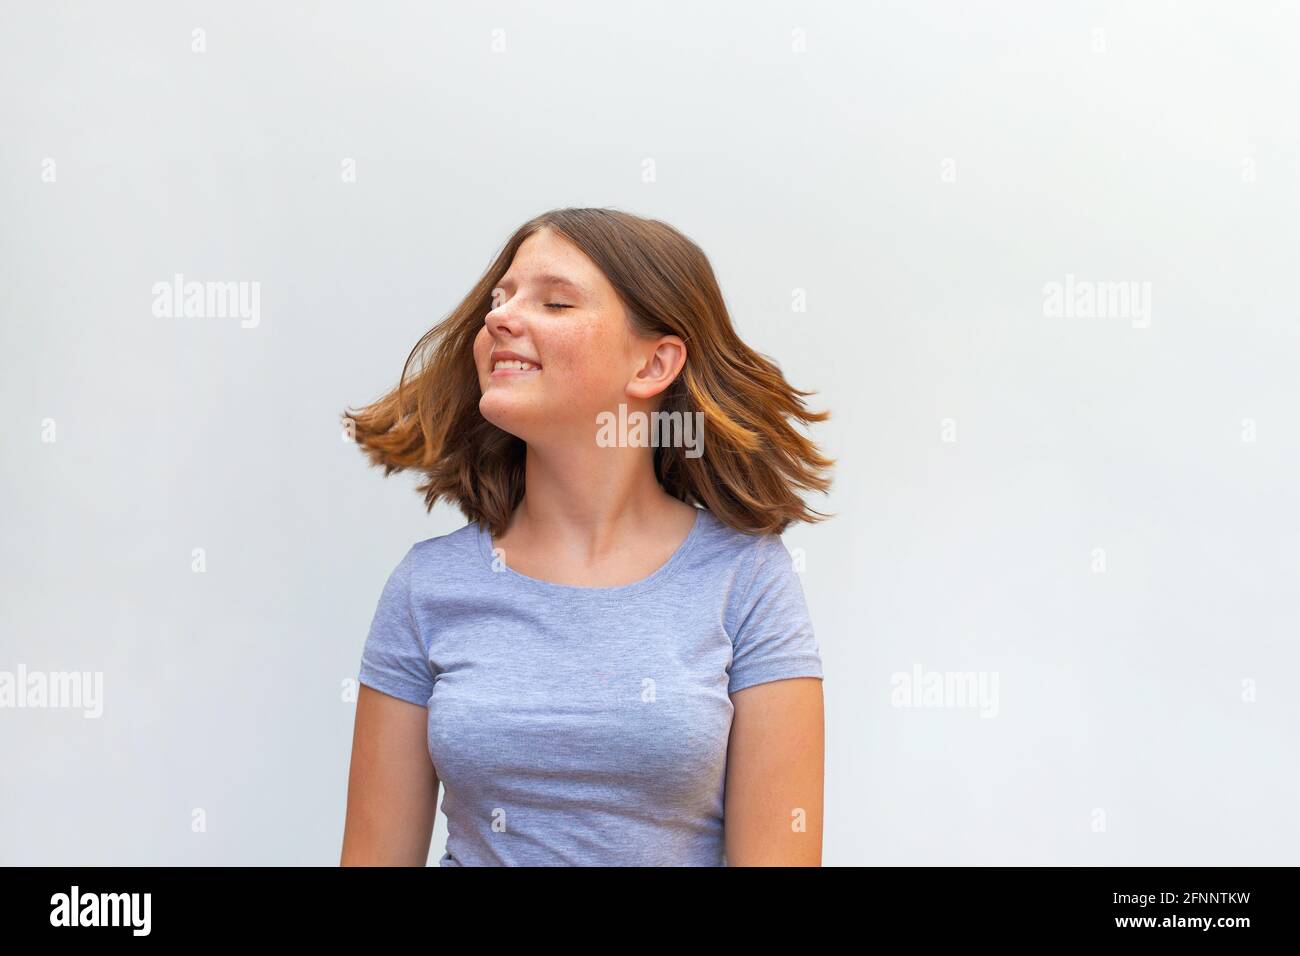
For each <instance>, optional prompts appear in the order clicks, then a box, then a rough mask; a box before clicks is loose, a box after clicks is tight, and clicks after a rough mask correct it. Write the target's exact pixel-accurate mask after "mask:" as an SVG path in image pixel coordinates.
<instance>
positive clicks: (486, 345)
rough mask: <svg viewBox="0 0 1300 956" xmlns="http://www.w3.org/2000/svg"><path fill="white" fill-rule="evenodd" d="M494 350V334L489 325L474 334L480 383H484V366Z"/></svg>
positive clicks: (476, 367)
mask: <svg viewBox="0 0 1300 956" xmlns="http://www.w3.org/2000/svg"><path fill="white" fill-rule="evenodd" d="M491 351H492V336H491V334H489V332H488V330H487V326H484V327H483V328H481V329H479V330H478V335H476V336H474V368H475V370H476V371H477V372H478V378H479V384H480V385H482V384H483V367H484V365H485V364H486V363H487V357H488V353H489V352H491Z"/></svg>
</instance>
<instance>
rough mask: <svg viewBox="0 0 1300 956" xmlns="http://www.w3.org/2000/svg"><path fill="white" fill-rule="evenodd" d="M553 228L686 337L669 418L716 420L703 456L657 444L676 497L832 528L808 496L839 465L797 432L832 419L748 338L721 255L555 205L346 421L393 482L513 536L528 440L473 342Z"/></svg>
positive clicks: (753, 518) (658, 465) (663, 327)
mask: <svg viewBox="0 0 1300 956" xmlns="http://www.w3.org/2000/svg"><path fill="white" fill-rule="evenodd" d="M540 229H551V230H553V231H554V232H556V233H557V234H559V235H561V236H563V237H564V238H566V239H568V240H569V241H570V242H572V243H573V244H574V245H575V246H577V247H578V248H579V249H581V250H582V251H583V253H585V254H586V255H587V256H588V257H589V258H590V259H591V260H592V261H593V262H594V263H595V264H596V265H597V266H598V267H599V268H600V269H601V271H602V272H603V273H604V274H605V276H606V277H607V278H608V279H609V282H610V284H611V285H613V287H614V288H615V289H616V290H617V291H618V294H619V296H620V297H621V298H622V301H623V304H624V306H625V308H626V309H627V313H628V316H629V318H630V321H631V324H632V327H633V329H634V330H635V331H636V332H637V333H638V334H643V335H651V336H653V335H664V334H673V335H677V336H679V337H680V338H681V339H683V340H684V341H685V342H686V353H687V355H686V363H685V365H684V366H683V367H682V371H681V373H680V374H679V375H678V376H677V378H676V379H675V380H674V381H673V383H672V384H671V385H670V386H668V388H667V389H665V390H664V391H663V392H662V393H661V396H660V405H659V410H660V411H664V412H670V413H671V412H683V413H689V412H695V411H701V412H703V413H704V430H705V432H706V434H707V435H708V440H707V442H706V443H705V444H706V447H705V451H704V454H703V455H701V456H699V457H695V458H688V457H687V456H686V454H685V452H686V449H683V448H673V447H657V448H656V449H655V454H654V468H655V475H656V477H657V478H658V479H659V482H660V484H662V485H663V487H664V489H665V490H666V491H667V492H668V493H669V494H671V495H672V496H673V497H675V498H678V499H680V500H681V501H684V502H687V503H688V504H699V505H702V506H704V507H706V508H708V509H709V510H710V511H712V512H713V514H714V515H715V516H717V518H718V519H719V520H721V521H722V522H723V523H724V524H727V525H729V526H731V527H733V528H736V529H739V530H741V531H744V532H747V533H780V532H781V531H784V530H785V528H786V527H787V526H788V525H789V524H790V523H791V522H793V521H809V522H813V521H821V520H823V519H824V518H827V517H829V515H826V514H823V513H821V512H818V511H813V510H811V509H809V508H808V507H807V505H805V504H804V502H803V500H802V499H801V498H800V496H799V491H801V490H816V491H820V492H825V491H826V490H827V489H828V488H829V487H830V478H829V477H827V476H826V475H825V474H824V472H825V471H826V470H828V469H829V468H830V467H831V466H832V465H833V464H834V461H833V460H832V459H829V458H824V457H822V455H821V454H820V453H819V452H818V449H817V446H816V445H815V444H813V442H812V441H810V440H809V439H808V438H807V437H805V436H804V435H802V434H801V433H800V432H799V431H798V430H796V429H795V427H794V426H793V425H792V423H791V422H792V420H793V421H796V422H799V423H802V424H804V425H807V424H810V423H812V422H821V421H825V420H826V419H827V418H829V417H830V413H829V412H825V411H821V412H814V411H809V410H808V409H807V408H806V407H805V405H804V401H803V399H804V398H805V397H807V396H810V395H812V394H813V393H812V392H805V391H800V390H799V389H797V388H794V387H792V386H791V385H790V384H789V383H788V382H786V380H785V378H784V376H782V374H781V371H780V368H779V367H778V366H777V364H776V363H775V362H773V361H772V360H771V359H769V358H767V357H766V356H763V355H760V354H759V353H757V352H755V351H754V350H753V349H751V348H749V346H747V345H746V344H745V343H744V342H742V341H741V340H740V337H739V336H737V335H736V332H735V330H734V329H733V328H732V325H731V317H730V315H729V314H728V313H727V307H726V304H725V303H724V302H723V298H722V293H721V291H720V290H719V288H718V282H717V279H716V278H715V277H714V275H713V268H712V266H710V265H709V260H708V258H707V257H706V256H705V255H704V252H703V250H701V249H700V247H699V246H697V245H696V244H695V243H694V242H692V241H691V240H690V239H688V238H686V236H684V235H682V234H681V233H680V232H678V231H677V230H676V229H674V228H673V227H672V226H669V225H667V224H666V223H663V222H660V221H658V220H655V219H644V218H641V217H640V216H634V215H631V214H630V213H625V212H620V211H618V210H614V209H555V210H552V211H550V212H547V213H543V214H542V215H540V216H537V217H536V218H534V219H532V220H530V221H529V222H527V223H525V224H524V225H522V226H520V227H519V229H518V231H516V232H515V234H514V235H513V236H511V237H510V240H509V241H508V242H507V243H506V244H505V246H504V247H503V248H502V250H501V251H500V253H498V255H497V257H496V260H495V261H494V262H493V263H492V265H491V266H490V267H489V269H488V270H487V272H486V273H484V275H483V277H482V278H481V279H479V281H478V283H477V284H476V285H475V286H474V288H473V289H472V290H471V291H470V293H469V294H468V295H467V296H466V297H465V299H464V300H463V301H462V302H461V303H460V305H458V306H457V307H456V308H455V309H454V310H453V311H452V312H451V314H450V315H448V316H447V317H446V318H445V319H443V320H442V321H441V322H439V323H438V324H437V325H435V326H434V327H433V328H432V329H430V330H429V331H428V332H426V333H425V334H424V335H423V336H422V337H421V338H420V340H419V341H418V342H417V343H416V344H415V347H414V348H413V349H412V350H411V353H410V355H408V356H407V359H406V363H405V365H404V366H403V367H402V375H401V378H400V379H399V380H398V384H397V387H396V388H395V389H393V390H392V391H391V392H389V393H388V394H387V395H385V396H384V397H382V398H380V399H379V400H377V401H375V402H374V403H372V404H370V405H368V406H366V407H364V408H362V409H361V410H360V411H357V412H355V413H354V412H351V411H349V410H346V409H345V411H344V416H345V421H347V420H350V426H349V427H350V428H351V429H352V430H353V434H354V437H355V439H356V441H357V443H358V444H359V445H360V446H361V448H362V450H363V451H364V452H365V454H366V455H367V456H368V457H369V459H370V462H371V464H372V465H382V466H383V468H384V477H387V476H388V475H390V474H392V473H393V472H395V471H404V470H406V469H408V468H414V469H418V470H420V471H422V472H424V474H425V476H426V479H427V480H425V481H424V482H423V483H422V484H420V485H418V486H417V490H418V491H420V492H422V493H423V494H424V500H425V509H426V510H432V508H433V505H434V504H435V503H436V502H437V501H438V499H439V498H445V499H447V500H448V501H449V502H452V503H454V504H456V505H458V506H459V507H460V510H461V511H462V512H464V513H465V515H466V517H467V518H469V519H470V520H472V521H475V522H478V523H480V524H484V523H485V524H486V525H487V527H488V528H489V529H490V530H491V532H492V533H493V534H494V535H498V536H500V535H502V534H504V533H505V530H506V527H507V525H508V524H509V521H510V516H511V515H512V514H513V512H514V509H515V506H516V505H518V504H519V501H520V499H521V498H523V495H524V453H525V447H526V446H525V444H524V442H523V440H522V439H520V438H518V437H516V436H514V435H511V434H510V433H509V432H506V431H504V430H502V429H500V428H498V427H497V426H495V425H493V424H492V423H490V422H489V421H487V420H486V419H485V418H484V417H483V416H482V414H481V413H480V412H479V399H480V398H481V397H482V392H481V390H480V387H479V379H478V370H477V369H476V367H475V365H474V360H473V346H474V338H475V336H476V335H477V333H478V332H479V330H480V329H481V328H482V326H483V322H484V317H485V315H486V314H487V312H488V310H489V309H491V307H492V301H491V295H492V290H493V288H495V287H496V284H497V282H498V281H499V280H500V279H501V277H502V276H503V275H505V273H506V270H507V269H509V268H510V263H511V262H512V261H513V260H514V256H515V251H516V250H517V249H518V248H519V246H520V245H522V244H523V242H524V240H525V239H527V238H528V237H529V236H531V235H532V234H533V233H535V232H537V231H538V230H540Z"/></svg>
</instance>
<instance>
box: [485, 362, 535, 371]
mask: <svg viewBox="0 0 1300 956" xmlns="http://www.w3.org/2000/svg"><path fill="white" fill-rule="evenodd" d="M537 367H538V366H536V365H534V364H533V363H532V362H521V361H518V360H515V359H498V360H497V362H496V364H495V365H493V366H492V370H493V371H496V370H497V369H502V368H511V369H515V370H517V371H520V372H527V371H531V370H532V369H535V368H537Z"/></svg>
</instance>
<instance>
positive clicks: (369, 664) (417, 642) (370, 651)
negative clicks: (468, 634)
mask: <svg viewBox="0 0 1300 956" xmlns="http://www.w3.org/2000/svg"><path fill="white" fill-rule="evenodd" d="M414 558H415V549H414V548H412V549H411V550H410V551H408V552H407V553H406V557H404V558H402V560H401V562H400V563H399V564H398V565H397V567H396V568H395V569H394V570H393V572H392V574H390V575H389V576H388V581H387V583H385V584H384V590H383V593H382V594H380V596H379V604H378V606H377V607H376V608H375V615H374V618H373V619H372V620H371V622H370V633H369V634H368V635H367V637H366V643H365V647H364V648H363V649H362V651H361V668H360V671H359V673H358V679H359V680H360V682H361V683H363V684H366V685H367V686H369V687H373V688H374V689H375V690H379V691H383V692H384V693H385V694H389V695H390V696H393V697H397V698H400V699H401V700H405V701H410V702H411V703H412V704H419V705H420V706H421V707H425V706H428V703H429V698H430V697H431V696H432V695H433V672H432V670H431V669H430V667H429V659H428V652H427V651H426V650H425V647H424V641H423V639H422V638H421V636H420V629H419V627H418V626H417V625H416V623H415V614H414V612H413V609H412V606H411V570H412V566H413V564H414Z"/></svg>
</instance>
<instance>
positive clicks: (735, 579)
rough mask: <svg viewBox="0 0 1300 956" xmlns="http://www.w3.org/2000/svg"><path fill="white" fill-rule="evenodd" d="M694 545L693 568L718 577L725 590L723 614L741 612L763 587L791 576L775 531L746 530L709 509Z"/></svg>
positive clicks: (790, 565) (786, 553) (785, 551)
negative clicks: (725, 608) (729, 522)
mask: <svg viewBox="0 0 1300 956" xmlns="http://www.w3.org/2000/svg"><path fill="white" fill-rule="evenodd" d="M700 520H701V521H703V522H704V525H703V527H702V529H701V540H700V543H699V547H698V549H697V554H696V561H697V563H698V566H697V568H696V570H697V571H699V572H703V571H705V570H706V569H707V570H708V571H712V572H713V574H715V575H719V576H720V577H721V578H722V581H723V584H724V586H725V587H726V591H727V618H728V620H733V619H734V618H735V617H736V616H737V615H743V613H744V611H745V610H746V609H747V607H748V606H749V605H751V604H752V603H753V601H754V600H755V598H756V597H757V596H758V595H760V594H761V593H762V592H763V591H764V590H766V589H767V588H769V587H772V586H774V585H779V584H781V583H782V582H784V581H786V580H787V579H788V578H793V577H794V570H793V561H792V558H791V554H790V551H789V549H788V548H787V547H786V545H785V541H784V540H782V538H781V536H780V535H779V534H750V533H748V532H745V531H741V530H739V529H737V528H732V527H731V526H729V525H726V524H724V523H723V522H722V521H721V520H720V519H718V518H717V517H716V516H714V514H713V513H712V512H710V511H703V513H702V514H701V516H700Z"/></svg>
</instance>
